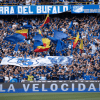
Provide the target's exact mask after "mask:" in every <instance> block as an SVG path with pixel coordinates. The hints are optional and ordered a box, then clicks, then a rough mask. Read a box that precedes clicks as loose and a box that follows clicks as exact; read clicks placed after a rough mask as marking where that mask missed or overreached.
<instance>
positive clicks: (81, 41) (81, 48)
mask: <svg viewBox="0 0 100 100" xmlns="http://www.w3.org/2000/svg"><path fill="white" fill-rule="evenodd" d="M70 39H74V42H73V49H75V47H76V45H77V44H78V41H80V46H79V49H80V51H81V53H82V50H83V39H79V32H78V34H77V37H73V38H69V39H67V40H70Z"/></svg>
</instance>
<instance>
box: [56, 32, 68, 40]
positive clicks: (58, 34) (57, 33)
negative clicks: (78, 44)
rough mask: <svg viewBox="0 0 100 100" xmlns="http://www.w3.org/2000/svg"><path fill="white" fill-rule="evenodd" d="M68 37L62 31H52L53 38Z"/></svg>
mask: <svg viewBox="0 0 100 100" xmlns="http://www.w3.org/2000/svg"><path fill="white" fill-rule="evenodd" d="M67 37H68V35H67V34H65V33H63V32H60V31H56V30H55V31H54V38H56V39H59V40H60V39H64V38H67Z"/></svg>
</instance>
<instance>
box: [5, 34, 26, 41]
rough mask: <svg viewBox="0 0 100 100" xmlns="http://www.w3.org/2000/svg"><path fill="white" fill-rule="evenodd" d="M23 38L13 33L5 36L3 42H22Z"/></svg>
mask: <svg viewBox="0 0 100 100" xmlns="http://www.w3.org/2000/svg"><path fill="white" fill-rule="evenodd" d="M24 39H25V37H24V36H23V35H21V34H18V33H15V34H13V35H10V36H7V37H6V38H4V40H6V41H10V42H14V43H17V42H24Z"/></svg>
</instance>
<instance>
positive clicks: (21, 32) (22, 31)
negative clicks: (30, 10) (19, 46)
mask: <svg viewBox="0 0 100 100" xmlns="http://www.w3.org/2000/svg"><path fill="white" fill-rule="evenodd" d="M16 33H19V34H21V35H23V36H25V38H26V39H27V33H28V29H22V30H16Z"/></svg>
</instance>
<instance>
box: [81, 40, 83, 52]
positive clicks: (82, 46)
mask: <svg viewBox="0 0 100 100" xmlns="http://www.w3.org/2000/svg"><path fill="white" fill-rule="evenodd" d="M82 50H83V39H81V43H80V51H81V53H82Z"/></svg>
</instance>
